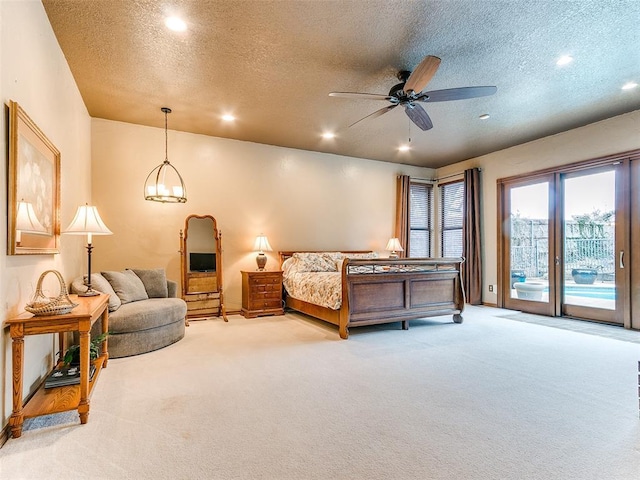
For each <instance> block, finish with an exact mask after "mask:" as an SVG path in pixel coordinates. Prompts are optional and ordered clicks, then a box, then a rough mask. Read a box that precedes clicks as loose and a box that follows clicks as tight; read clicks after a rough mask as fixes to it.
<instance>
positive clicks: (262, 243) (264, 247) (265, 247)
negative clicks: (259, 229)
mask: <svg viewBox="0 0 640 480" xmlns="http://www.w3.org/2000/svg"><path fill="white" fill-rule="evenodd" d="M253 251H254V252H271V251H273V249H272V248H271V245H269V240H268V239H267V236H266V235H262V234H260V235H258V236H257V237H256V242H255V243H254V244H253Z"/></svg>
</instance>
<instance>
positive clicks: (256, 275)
mask: <svg viewBox="0 0 640 480" xmlns="http://www.w3.org/2000/svg"><path fill="white" fill-rule="evenodd" d="M242 315H244V316H245V318H252V317H257V316H259V315H284V309H283V308H282V272H281V271H276V272H267V271H255V272H244V271H243V272H242Z"/></svg>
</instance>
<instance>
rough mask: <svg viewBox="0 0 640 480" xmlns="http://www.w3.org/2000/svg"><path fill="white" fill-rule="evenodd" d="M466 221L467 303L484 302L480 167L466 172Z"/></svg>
mask: <svg viewBox="0 0 640 480" xmlns="http://www.w3.org/2000/svg"><path fill="white" fill-rule="evenodd" d="M464 192H465V202H464V223H463V226H462V238H463V241H464V248H463V253H462V254H463V255H464V257H465V258H466V261H465V263H464V264H463V265H462V281H463V283H464V290H465V292H466V296H467V303H469V304H471V305H480V304H482V248H481V247H482V245H481V241H480V229H481V222H480V199H481V198H482V197H481V193H480V169H478V168H471V169H469V170H465V172H464Z"/></svg>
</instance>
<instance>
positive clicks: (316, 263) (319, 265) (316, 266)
mask: <svg viewBox="0 0 640 480" xmlns="http://www.w3.org/2000/svg"><path fill="white" fill-rule="evenodd" d="M293 258H295V259H296V271H298V272H337V271H338V269H337V268H336V262H335V260H333V258H332V257H331V254H330V253H319V252H318V253H315V252H312V253H301V252H296V253H294V254H293Z"/></svg>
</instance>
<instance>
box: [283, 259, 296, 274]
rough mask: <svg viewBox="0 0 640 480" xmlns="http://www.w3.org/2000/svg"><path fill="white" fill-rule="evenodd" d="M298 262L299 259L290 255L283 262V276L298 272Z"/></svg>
mask: <svg viewBox="0 0 640 480" xmlns="http://www.w3.org/2000/svg"><path fill="white" fill-rule="evenodd" d="M296 263H297V259H295V258H293V257H289V258H287V259H286V260H285V261H284V262H282V277H283V278H287V277H288V276H289V275H291V274H294V273H296V272H297V268H296Z"/></svg>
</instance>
